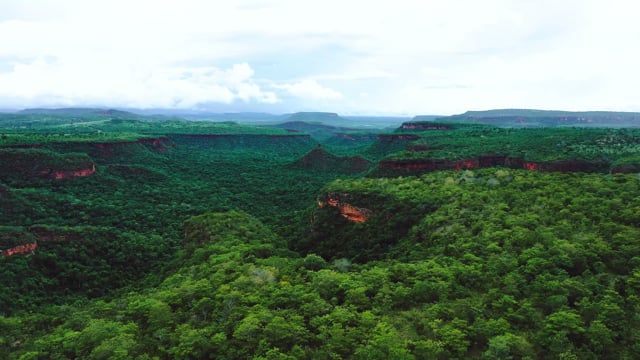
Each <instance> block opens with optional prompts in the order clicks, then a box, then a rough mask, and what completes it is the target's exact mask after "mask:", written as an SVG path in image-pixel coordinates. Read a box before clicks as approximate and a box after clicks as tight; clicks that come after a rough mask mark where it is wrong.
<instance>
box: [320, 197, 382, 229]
mask: <svg viewBox="0 0 640 360" xmlns="http://www.w3.org/2000/svg"><path fill="white" fill-rule="evenodd" d="M348 197H349V195H348V194H337V193H328V194H326V196H324V197H323V198H321V199H318V206H319V207H321V208H322V207H326V206H332V207H335V208H337V209H338V210H339V211H340V215H342V217H344V218H345V219H347V220H349V221H352V222H364V221H366V220H367V218H369V217H370V216H371V215H372V214H373V212H372V211H371V210H369V209H367V208H363V207H358V206H354V205H352V204H350V203H348V202H346V201H345V200H346V199H348Z"/></svg>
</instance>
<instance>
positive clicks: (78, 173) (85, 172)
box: [40, 164, 96, 180]
mask: <svg viewBox="0 0 640 360" xmlns="http://www.w3.org/2000/svg"><path fill="white" fill-rule="evenodd" d="M95 172H96V165H95V164H91V167H88V168H86V169H78V170H55V169H45V170H41V171H40V174H42V175H44V176H46V177H48V178H52V179H56V180H62V179H69V178H74V177H85V176H91V175H93V174H94V173H95Z"/></svg>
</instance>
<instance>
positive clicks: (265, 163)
mask: <svg viewBox="0 0 640 360" xmlns="http://www.w3.org/2000/svg"><path fill="white" fill-rule="evenodd" d="M194 117H195V116H192V118H190V119H183V118H180V117H179V116H177V115H171V116H167V115H149V114H145V115H141V114H135V113H130V112H126V111H121V110H109V109H58V110H55V111H53V110H46V109H37V110H31V111H23V112H17V113H9V114H0V218H1V219H2V220H1V222H0V250H1V251H2V256H0V270H1V271H2V276H1V277H0V283H1V287H2V291H1V292H0V357H2V358H7V359H40V358H42V359H44V358H59V359H65V358H69V359H72V358H90V359H110V358H123V359H124V358H130V359H199V358H220V359H246V358H253V359H340V358H353V359H377V358H389V359H450V358H481V359H505V358H580V359H583V358H584V359H596V358H598V359H608V358H610V359H619V358H635V357H639V356H640V346H639V345H638V344H640V317H638V314H640V227H639V226H638V224H640V177H639V175H638V174H639V172H640V129H638V128H635V127H633V126H632V125H635V121H636V120H637V114H635V113H611V114H610V113H584V114H582V113H581V114H570V113H567V112H557V113H556V112H539V111H534V110H527V111H516V110H501V111H493V112H484V113H474V112H470V113H465V114H462V115H459V116H452V117H428V118H427V117H420V116H417V117H416V118H413V119H411V118H404V119H400V118H384V119H375V118H372V119H364V118H358V119H348V118H345V117H341V116H340V115H337V114H333V113H297V114H289V115H278V116H272V117H270V116H268V115H264V114H262V115H260V116H258V115H255V114H254V115H251V116H249V115H246V116H245V118H243V117H242V115H241V114H236V115H234V116H227V117H225V116H224V115H222V114H219V115H216V117H215V120H216V121H211V120H212V119H208V120H207V119H203V117H206V116H204V115H203V116H201V117H199V118H197V117H196V118H194ZM209 117H212V116H209ZM372 125H375V126H372ZM498 125H499V126H498ZM583 125H585V126H583ZM614 125H615V126H614Z"/></svg>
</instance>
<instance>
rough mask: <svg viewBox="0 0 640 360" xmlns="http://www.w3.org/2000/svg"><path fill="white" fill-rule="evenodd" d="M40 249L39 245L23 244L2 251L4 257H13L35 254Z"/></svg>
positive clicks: (34, 243)
mask: <svg viewBox="0 0 640 360" xmlns="http://www.w3.org/2000/svg"><path fill="white" fill-rule="evenodd" d="M37 248H38V243H36V242H33V243H30V244H22V245H18V246H15V247H12V248H10V249H7V250H4V251H2V256H7V257H8V256H13V255H18V254H26V253H33V252H35V251H36V249H37Z"/></svg>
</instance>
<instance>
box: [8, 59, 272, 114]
mask: <svg viewBox="0 0 640 360" xmlns="http://www.w3.org/2000/svg"><path fill="white" fill-rule="evenodd" d="M105 65H106V64H103V63H99V62H85V61H69V62H67V61H64V60H59V59H58V60H56V61H54V62H47V61H46V60H43V59H36V60H34V61H31V62H29V63H14V64H13V71H11V72H8V73H1V74H0V101H2V100H1V99H5V100H4V102H5V103H4V104H3V103H2V102H0V105H5V106H15V104H31V103H33V102H40V105H47V106H60V105H64V106H74V105H83V104H105V105H110V106H127V107H140V108H149V107H167V108H192V107H195V106H197V105H198V104H201V103H226V104H229V103H232V102H234V101H242V102H245V103H252V102H253V103H268V104H273V103H276V102H278V101H279V99H278V97H277V96H276V94H275V93H274V92H272V91H264V90H262V89H261V87H260V86H259V85H258V84H257V83H256V82H255V81H254V79H253V75H254V73H253V70H252V69H251V67H250V66H249V65H248V64H246V63H240V64H235V65H233V66H231V67H230V68H227V69H219V68H217V67H197V68H171V67H155V68H143V67H139V66H130V65H127V64H111V65H110V66H105ZM7 99H10V102H12V103H7V102H9V100H7ZM27 106H28V105H27Z"/></svg>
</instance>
